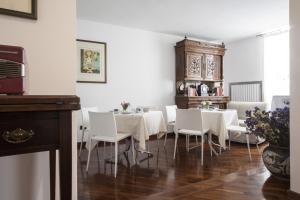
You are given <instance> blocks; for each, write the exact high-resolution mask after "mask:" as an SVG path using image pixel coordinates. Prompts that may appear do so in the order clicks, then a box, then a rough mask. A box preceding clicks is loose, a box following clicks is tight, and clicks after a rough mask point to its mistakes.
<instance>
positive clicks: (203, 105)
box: [201, 101, 212, 109]
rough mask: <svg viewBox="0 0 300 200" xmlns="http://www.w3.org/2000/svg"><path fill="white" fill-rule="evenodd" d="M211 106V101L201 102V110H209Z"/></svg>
mask: <svg viewBox="0 0 300 200" xmlns="http://www.w3.org/2000/svg"><path fill="white" fill-rule="evenodd" d="M210 105H212V102H211V101H201V108H204V109H209V106H210Z"/></svg>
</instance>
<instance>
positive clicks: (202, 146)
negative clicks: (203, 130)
mask: <svg viewBox="0 0 300 200" xmlns="http://www.w3.org/2000/svg"><path fill="white" fill-rule="evenodd" d="M203 136H204V135H202V136H201V165H202V166H203V151H204V138H203Z"/></svg>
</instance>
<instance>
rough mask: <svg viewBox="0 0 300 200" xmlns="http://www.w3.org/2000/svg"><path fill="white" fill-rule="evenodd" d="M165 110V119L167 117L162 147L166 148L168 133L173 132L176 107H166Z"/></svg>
mask: <svg viewBox="0 0 300 200" xmlns="http://www.w3.org/2000/svg"><path fill="white" fill-rule="evenodd" d="M165 109H166V117H167V120H166V121H167V133H166V135H165V142H164V146H166V142H167V137H168V131H172V132H174V126H175V121H176V109H177V105H170V106H166V107H165Z"/></svg>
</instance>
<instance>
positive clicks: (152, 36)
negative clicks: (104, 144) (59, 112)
mask: <svg viewBox="0 0 300 200" xmlns="http://www.w3.org/2000/svg"><path fill="white" fill-rule="evenodd" d="M77 33H78V39H85V40H94V41H100V42H106V43H107V83H106V84H95V83H77V94H78V95H79V96H80V97H81V102H82V107H85V106H98V107H99V108H100V109H101V110H103V111H108V110H111V109H113V108H120V107H121V106H120V103H121V101H123V100H126V101H129V102H130V103H131V105H132V106H133V107H136V106H153V105H166V104H174V103H175V84H174V83H175V49H174V46H175V44H176V42H178V41H180V40H182V39H183V38H182V37H178V36H172V35H166V34H160V33H154V32H149V31H143V30H139V29H132V28H125V27H121V26H114V25H109V24H102V23H96V22H91V21H85V20H79V21H78V30H77ZM79 120H80V119H79Z"/></svg>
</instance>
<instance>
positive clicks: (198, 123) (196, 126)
mask: <svg viewBox="0 0 300 200" xmlns="http://www.w3.org/2000/svg"><path fill="white" fill-rule="evenodd" d="M174 132H175V147H174V159H175V155H176V148H177V141H178V135H179V134H183V135H187V136H191V135H194V136H200V137H201V165H203V151H204V135H205V134H206V133H209V129H203V127H202V114H201V111H200V110H192V109H177V110H176V122H175V127H174ZM209 134H210V133H209ZM209 138H211V137H209ZM209 144H210V151H211V156H212V148H211V141H210V139H209ZM196 147H197V146H196ZM193 148H194V147H193Z"/></svg>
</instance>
